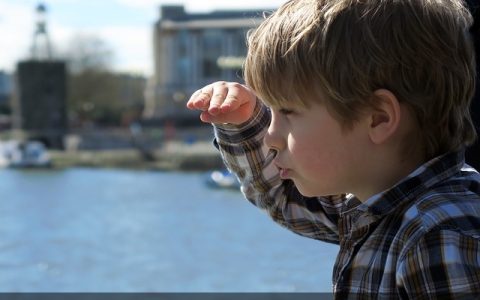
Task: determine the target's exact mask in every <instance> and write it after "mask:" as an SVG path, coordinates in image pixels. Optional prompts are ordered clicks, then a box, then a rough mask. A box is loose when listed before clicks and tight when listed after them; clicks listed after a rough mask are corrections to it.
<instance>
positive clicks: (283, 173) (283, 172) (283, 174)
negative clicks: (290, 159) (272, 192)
mask: <svg viewBox="0 0 480 300" xmlns="http://www.w3.org/2000/svg"><path fill="white" fill-rule="evenodd" d="M274 164H275V166H276V167H277V169H278V171H279V175H280V178H281V179H288V178H290V174H291V170H290V169H288V168H285V167H283V166H282V165H281V164H279V163H278V162H274Z"/></svg>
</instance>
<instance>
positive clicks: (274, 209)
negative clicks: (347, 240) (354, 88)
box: [214, 101, 344, 243]
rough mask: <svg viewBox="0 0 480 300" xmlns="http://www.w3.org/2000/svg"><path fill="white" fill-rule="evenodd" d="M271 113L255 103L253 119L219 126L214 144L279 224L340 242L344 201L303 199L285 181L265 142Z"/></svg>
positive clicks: (251, 195)
mask: <svg viewBox="0 0 480 300" xmlns="http://www.w3.org/2000/svg"><path fill="white" fill-rule="evenodd" d="M270 119H271V116H270V112H269V110H268V109H267V108H266V107H265V106H264V105H263V104H262V103H261V102H260V101H257V102H256V106H255V109H254V111H253V114H252V117H251V118H250V119H249V120H248V121H247V122H244V123H242V124H240V125H230V124H216V125H214V126H215V127H214V128H215V137H216V140H215V143H216V145H217V147H218V148H219V150H220V152H221V154H222V157H223V160H224V162H225V164H226V166H227V167H228V169H229V170H230V171H232V172H233V173H235V174H236V175H237V176H238V178H239V180H240V182H241V189H242V192H243V193H244V195H245V196H246V198H247V199H248V200H249V201H250V202H251V203H253V204H254V205H256V206H258V207H259V208H261V209H264V210H266V211H267V212H268V214H269V215H270V216H271V217H272V218H273V219H274V220H275V221H276V222H278V223H280V224H281V225H283V226H285V227H287V228H288V229H290V230H292V231H294V232H295V233H298V234H300V235H303V236H306V237H310V238H314V239H319V240H324V241H327V242H332V243H338V229H337V221H338V216H339V212H340V209H341V206H342V203H343V201H344V199H343V198H342V197H340V196H338V197H328V198H308V197H304V196H302V195H301V194H300V193H299V192H298V190H297V189H296V188H295V186H294V184H293V182H291V181H283V180H281V179H280V177H279V171H278V169H277V168H276V167H275V166H274V165H273V164H272V163H271V161H272V159H273V157H274V156H275V152H273V151H269V150H268V148H267V147H266V146H265V144H264V143H263V137H264V136H265V134H266V132H267V129H268V126H269V124H270Z"/></svg>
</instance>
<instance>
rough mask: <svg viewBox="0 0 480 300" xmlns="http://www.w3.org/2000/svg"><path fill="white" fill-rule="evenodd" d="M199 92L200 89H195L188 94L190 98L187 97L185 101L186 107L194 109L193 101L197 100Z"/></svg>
mask: <svg viewBox="0 0 480 300" xmlns="http://www.w3.org/2000/svg"><path fill="white" fill-rule="evenodd" d="M201 92H202V90H197V91H195V92H194V93H193V94H192V95H191V96H190V99H188V101H187V105H186V106H187V108H189V109H195V102H196V101H198V100H197V98H198V96H199V95H200V93H201Z"/></svg>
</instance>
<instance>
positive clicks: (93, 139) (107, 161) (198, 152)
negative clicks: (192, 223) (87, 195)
mask: <svg viewBox="0 0 480 300" xmlns="http://www.w3.org/2000/svg"><path fill="white" fill-rule="evenodd" d="M1 139H2V140H12V139H13V140H25V138H21V137H18V136H16V135H15V133H12V132H10V133H4V134H3V135H2V136H1ZM212 141H213V130H212V127H211V126H210V125H203V126H198V127H189V128H176V127H169V126H163V127H156V128H137V127H130V128H90V129H82V130H71V131H70V132H69V134H68V135H66V136H65V137H64V150H58V149H49V150H48V154H49V156H50V158H51V165H52V167H53V168H70V167H93V168H127V169H149V170H164V171H207V170H214V169H222V168H223V163H222V159H221V156H220V154H219V152H218V151H217V149H215V147H214V146H213V143H212ZM47 146H48V145H47Z"/></svg>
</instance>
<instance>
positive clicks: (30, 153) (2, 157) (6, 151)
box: [0, 140, 52, 168]
mask: <svg viewBox="0 0 480 300" xmlns="http://www.w3.org/2000/svg"><path fill="white" fill-rule="evenodd" d="M51 163H52V161H51V158H50V155H49V154H48V152H47V149H46V147H45V145H44V144H43V143H41V142H38V141H26V142H23V141H17V140H10V141H6V142H1V143H0V166H2V167H9V168H46V167H51Z"/></svg>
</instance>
